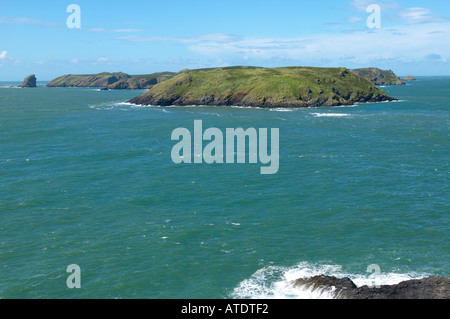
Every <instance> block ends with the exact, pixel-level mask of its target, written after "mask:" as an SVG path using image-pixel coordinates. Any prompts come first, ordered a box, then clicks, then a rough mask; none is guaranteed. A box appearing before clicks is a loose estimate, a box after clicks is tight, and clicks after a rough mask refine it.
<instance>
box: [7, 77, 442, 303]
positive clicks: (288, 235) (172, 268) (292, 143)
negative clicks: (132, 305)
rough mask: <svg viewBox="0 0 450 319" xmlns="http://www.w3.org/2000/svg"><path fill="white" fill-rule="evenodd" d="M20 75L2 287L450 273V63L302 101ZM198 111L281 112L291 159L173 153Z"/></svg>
mask: <svg viewBox="0 0 450 319" xmlns="http://www.w3.org/2000/svg"><path fill="white" fill-rule="evenodd" d="M18 84H20V83H6V82H3V83H0V170H1V171H0V185H1V192H0V214H1V215H0V216H1V217H0V218H1V223H0V298H182V299H184V298H326V297H327V296H326V295H319V294H318V293H313V292H309V291H304V290H301V289H294V288H292V287H291V286H290V285H289V283H290V281H291V280H293V279H296V278H298V277H304V276H312V275H316V274H322V273H323V274H329V275H335V276H338V277H343V276H349V277H350V278H352V279H353V280H354V281H355V283H356V284H358V285H363V284H371V283H377V284H383V283H396V282H399V281H402V280H404V279H409V278H420V277H424V276H428V275H435V274H437V275H442V276H450V267H449V266H450V258H449V253H450V245H449V235H450V229H449V215H450V214H449V213H450V188H449V173H450V170H449V159H450V128H449V124H450V77H419V78H418V81H417V82H409V84H408V85H406V86H390V87H385V88H384V89H385V90H386V92H387V93H388V94H390V95H391V96H394V97H396V98H397V99H399V101H397V102H390V103H376V104H360V105H356V106H353V107H338V108H311V109H295V110H268V109H254V108H230V107H228V108H227V107H188V108H183V107H165V108H162V107H140V106H135V105H130V104H127V103H125V102H126V101H127V100H129V99H131V98H133V97H135V96H137V95H139V94H141V93H143V92H144V91H100V90H98V89H91V88H46V87H45V83H39V87H38V88H36V89H18V88H11V87H10V85H18ZM194 120H202V121H203V127H204V129H205V128H208V127H217V128H220V129H221V130H223V131H225V129H226V128H238V127H242V128H249V127H254V128H279V130H280V167H279V171H278V173H277V174H275V175H261V174H260V166H261V165H260V164H213V165H208V164H181V165H176V164H174V163H173V162H172V160H171V149H172V147H173V146H174V144H175V143H176V142H174V141H172V140H171V133H172V131H173V130H174V129H175V128H178V127H186V128H189V129H190V130H191V131H192V130H193V125H194ZM70 264H77V265H79V266H80V269H81V288H80V289H69V288H68V287H67V285H66V280H67V278H68V276H69V275H70V273H68V272H66V269H67V266H68V265H70ZM373 264H375V265H378V266H379V269H380V272H379V273H371V272H367V268H368V266H369V265H373Z"/></svg>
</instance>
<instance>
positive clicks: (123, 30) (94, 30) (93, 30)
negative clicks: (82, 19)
mask: <svg viewBox="0 0 450 319" xmlns="http://www.w3.org/2000/svg"><path fill="white" fill-rule="evenodd" d="M89 31H90V32H96V33H132V32H142V31H144V30H142V29H111V30H108V29H102V28H94V29H89Z"/></svg>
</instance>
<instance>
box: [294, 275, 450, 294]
mask: <svg viewBox="0 0 450 319" xmlns="http://www.w3.org/2000/svg"><path fill="white" fill-rule="evenodd" d="M293 286H294V287H300V288H307V289H311V290H313V291H316V290H318V291H333V294H334V296H335V298H339V299H449V298H450V278H446V277H440V276H432V277H428V278H423V279H414V280H407V281H403V282H401V283H399V284H397V285H383V286H380V287H378V288H370V287H368V286H362V287H359V288H358V287H356V285H355V284H354V283H353V281H351V280H350V279H349V278H336V277H333V276H325V275H321V276H314V277H311V278H300V279H297V280H295V281H294V282H293Z"/></svg>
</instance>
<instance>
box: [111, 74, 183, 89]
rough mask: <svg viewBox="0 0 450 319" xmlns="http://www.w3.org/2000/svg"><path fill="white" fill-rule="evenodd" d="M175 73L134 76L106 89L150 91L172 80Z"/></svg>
mask: <svg viewBox="0 0 450 319" xmlns="http://www.w3.org/2000/svg"><path fill="white" fill-rule="evenodd" d="M174 76H175V73H173V72H159V73H153V74H148V75H132V76H131V77H130V78H127V79H122V80H119V81H117V82H115V83H113V84H110V85H108V86H107V87H106V88H107V89H109V90H140V89H150V88H151V87H152V86H154V85H156V84H158V83H161V82H164V81H166V80H168V79H171V78H173V77H174Z"/></svg>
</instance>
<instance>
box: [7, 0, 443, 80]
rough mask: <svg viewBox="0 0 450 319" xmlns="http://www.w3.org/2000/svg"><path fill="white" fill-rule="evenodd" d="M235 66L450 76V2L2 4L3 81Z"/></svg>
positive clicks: (100, 0)
mask: <svg viewBox="0 0 450 319" xmlns="http://www.w3.org/2000/svg"><path fill="white" fill-rule="evenodd" d="M71 4H76V5H78V6H79V8H80V15H79V19H76V20H73V16H71V15H72V14H73V13H75V12H74V11H70V12H67V8H68V6H69V5H71ZM372 4H375V5H377V6H379V8H380V15H379V19H375V20H373V19H372V18H370V16H371V15H372V13H373V12H372V11H371V12H367V7H368V6H369V5H372ZM68 18H70V19H69V20H70V21H71V22H78V21H79V22H80V25H79V28H70V27H69V25H70V23H69V25H68V24H67V20H68ZM368 19H369V20H370V21H371V22H377V21H380V25H379V28H377V27H375V28H370V26H372V27H373V25H371V24H370V23H369V24H368V22H367V21H368ZM70 21H69V22H70ZM370 21H369V22H370ZM233 65H250V66H262V67H281V66H316V67H347V68H358V67H379V68H382V69H392V70H393V71H394V72H395V73H396V74H397V75H401V76H404V75H409V74H412V75H415V76H420V75H450V1H448V0H427V1H424V0H420V1H419V0H407V1H405V0H316V1H310V0H277V1H265V0H259V1H253V0H238V1H237V0H190V1H187V0H166V1H162V0H158V1H156V0H146V1H140V0H132V1H131V0H129V1H115V0H109V1H105V0H69V1H66V0H45V1H31V0H26V1H23V0H1V1H0V81H21V80H23V79H24V78H25V77H26V76H28V75H30V74H36V76H37V78H38V81H39V80H40V81H48V80H51V79H53V78H56V77H58V76H61V75H63V74H92V73H99V72H105V71H106V72H119V71H121V72H125V73H128V74H148V73H153V72H161V71H175V72H176V71H180V70H182V69H186V68H189V69H195V68H204V67H223V66H233Z"/></svg>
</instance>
